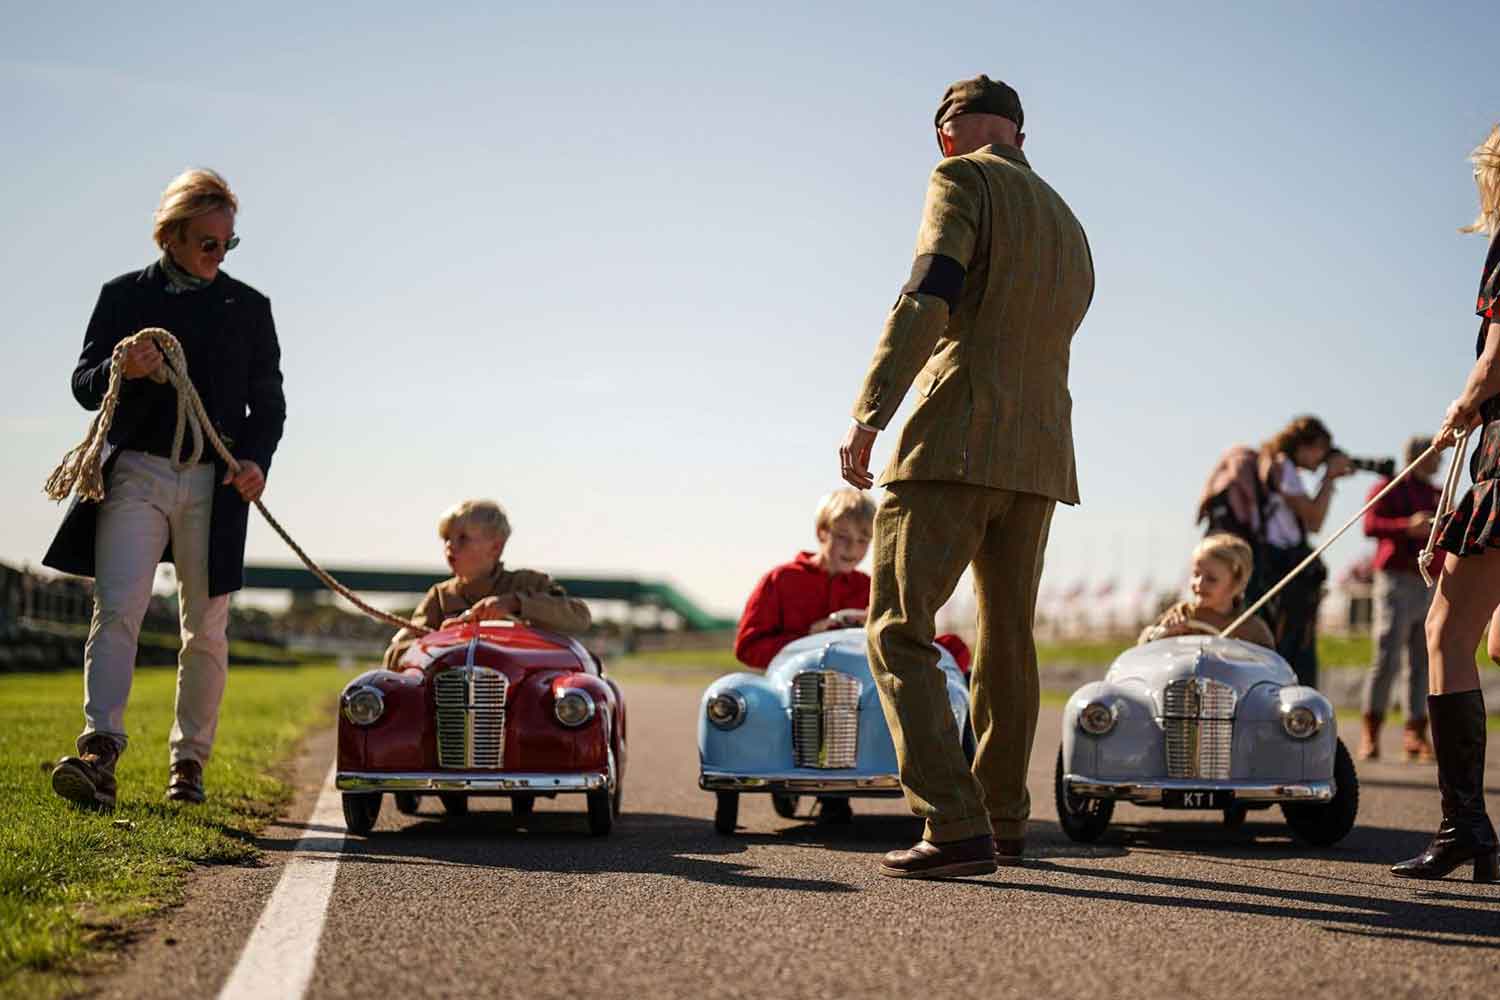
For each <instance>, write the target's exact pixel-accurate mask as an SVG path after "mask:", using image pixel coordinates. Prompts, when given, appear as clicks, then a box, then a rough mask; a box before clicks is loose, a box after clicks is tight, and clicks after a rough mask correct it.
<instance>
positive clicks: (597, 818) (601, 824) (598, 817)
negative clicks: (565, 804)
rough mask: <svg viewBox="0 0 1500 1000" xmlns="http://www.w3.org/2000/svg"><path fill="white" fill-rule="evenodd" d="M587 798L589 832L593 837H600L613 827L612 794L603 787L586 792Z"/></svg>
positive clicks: (613, 805) (613, 808) (613, 807)
mask: <svg viewBox="0 0 1500 1000" xmlns="http://www.w3.org/2000/svg"><path fill="white" fill-rule="evenodd" d="M588 800H589V833H590V834H592V835H593V836H595V837H602V836H604V835H605V834H607V833H609V831H610V830H612V829H614V825H615V804H614V795H613V794H611V792H610V790H609V789H607V788H605V789H602V790H600V791H597V792H589V793H588Z"/></svg>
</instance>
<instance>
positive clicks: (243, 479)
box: [152, 348, 266, 503]
mask: <svg viewBox="0 0 1500 1000" xmlns="http://www.w3.org/2000/svg"><path fill="white" fill-rule="evenodd" d="M152 350H155V348H152ZM223 481H224V482H225V483H233V484H234V488H235V489H236V490H239V493H240V499H242V500H244V501H245V502H246V503H254V502H255V501H256V500H259V499H260V495H261V494H262V493H264V492H265V489H266V474H265V473H264V472H262V471H260V466H258V465H256V464H255V463H254V462H249V461H241V462H240V471H239V474H238V475H235V474H234V473H231V472H230V471H229V470H227V469H226V470H224V479H223Z"/></svg>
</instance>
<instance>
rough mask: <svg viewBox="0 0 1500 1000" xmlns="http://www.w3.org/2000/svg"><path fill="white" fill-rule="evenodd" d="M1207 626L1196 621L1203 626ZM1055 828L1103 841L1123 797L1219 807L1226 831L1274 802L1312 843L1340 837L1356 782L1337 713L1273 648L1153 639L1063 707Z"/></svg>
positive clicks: (1208, 639) (1355, 804)
mask: <svg viewBox="0 0 1500 1000" xmlns="http://www.w3.org/2000/svg"><path fill="white" fill-rule="evenodd" d="M1199 624H1201V623H1199ZM1062 722H1063V735H1062V747H1061V748H1060V749H1059V750H1058V754H1057V771H1056V776H1055V781H1054V785H1055V794H1056V799H1057V815H1058V821H1059V823H1060V824H1061V826H1062V828H1063V832H1064V833H1066V834H1067V835H1068V836H1069V837H1071V838H1072V839H1073V840H1076V841H1081V842H1089V841H1093V840H1097V839H1098V838H1099V837H1100V836H1101V835H1102V834H1103V833H1104V831H1105V829H1106V828H1107V827H1108V826H1109V821H1110V817H1111V815H1112V814H1113V812H1114V807H1115V803H1116V802H1122V801H1123V802H1134V803H1136V804H1138V805H1146V806H1159V807H1161V808H1165V809H1213V810H1221V811H1222V813H1223V816H1224V821H1225V823H1226V824H1227V825H1229V826H1237V825H1239V824H1240V823H1242V822H1244V819H1245V815H1246V813H1247V812H1248V811H1249V810H1251V809H1265V808H1269V807H1270V806H1272V805H1279V806H1280V807H1281V811H1282V814H1283V815H1284V816H1285V817H1286V821H1287V825H1288V826H1290V827H1291V829H1292V832H1293V833H1294V834H1296V835H1297V836H1298V837H1299V838H1301V839H1302V840H1304V841H1307V842H1308V843H1310V844H1315V845H1318V846H1327V845H1329V844H1333V843H1336V842H1338V841H1339V840H1342V839H1343V838H1344V836H1345V835H1346V834H1348V832H1349V831H1350V830H1351V829H1352V828H1353V827H1354V820H1355V816H1356V815H1357V814H1358V812H1359V778H1358V777H1357V775H1356V774H1355V770H1354V761H1353V760H1352V759H1351V758H1350V756H1349V751H1348V750H1347V749H1345V747H1344V744H1343V743H1342V742H1341V741H1340V740H1339V738H1338V725H1337V722H1336V721H1335V719H1334V715H1333V706H1332V705H1331V704H1329V701H1328V699H1327V698H1325V697H1323V696H1322V695H1321V694H1319V693H1318V692H1317V691H1316V690H1314V689H1313V688H1310V687H1306V686H1304V685H1301V684H1298V682H1297V677H1296V675H1295V674H1293V673H1292V669H1291V667H1289V666H1287V663H1286V661H1285V660H1283V659H1282V658H1281V657H1280V656H1278V655H1277V654H1276V653H1275V652H1273V651H1272V650H1269V649H1265V648H1263V647H1261V646H1257V645H1254V644H1252V643H1248V642H1241V641H1239V640H1236V639H1223V638H1219V637H1218V636H1207V635H1196V636H1178V637H1173V638H1167V639H1158V640H1156V641H1155V642H1148V643H1146V644H1144V645H1141V646H1136V647H1135V648H1134V649H1130V650H1127V651H1125V652H1124V653H1122V654H1120V656H1119V657H1118V658H1117V659H1116V660H1115V662H1114V663H1113V665H1111V666H1110V668H1109V672H1108V673H1107V674H1106V675H1105V676H1104V679H1103V680H1101V681H1095V682H1093V683H1091V684H1085V685H1084V686H1083V687H1081V688H1079V689H1078V690H1077V691H1076V692H1074V694H1073V696H1072V697H1071V698H1069V699H1068V704H1067V706H1066V707H1065V708H1064V709H1063V720H1062Z"/></svg>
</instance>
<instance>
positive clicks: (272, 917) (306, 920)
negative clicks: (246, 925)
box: [219, 767, 344, 1000]
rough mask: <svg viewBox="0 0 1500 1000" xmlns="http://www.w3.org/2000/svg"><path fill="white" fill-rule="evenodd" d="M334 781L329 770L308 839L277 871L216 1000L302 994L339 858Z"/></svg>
mask: <svg viewBox="0 0 1500 1000" xmlns="http://www.w3.org/2000/svg"><path fill="white" fill-rule="evenodd" d="M333 776H334V768H333V767H330V768H329V769H328V777H327V778H325V779H324V781H323V790H322V792H320V793H319V794H318V803H317V805H315V806H314V807H313V811H312V815H311V816H310V817H308V820H307V833H306V834H305V835H304V836H303V837H302V839H301V840H299V841H297V846H296V847H295V848H294V849H293V852H292V857H291V859H290V860H288V861H287V863H286V867H285V868H283V869H282V872H281V881H279V882H277V883H276V890H275V891H274V892H272V893H271V898H270V900H268V901H267V902H266V908H265V910H263V911H262V912H261V915H260V920H259V921H258V922H257V923H256V925H255V930H254V931H252V932H251V934H250V940H249V941H246V942H245V950H244V951H243V952H241V953H240V960H239V962H237V963H236V964H235V967H234V971H233V972H231V973H230V974H229V979H228V980H227V981H226V982H225V983H224V988H223V989H222V990H220V991H219V1000H266V998H272V997H274V998H276V1000H301V997H302V996H303V995H304V994H306V993H307V984H308V983H310V982H311V981H312V974H313V968H314V965H315V963H316V962H317V959H318V942H320V941H321V940H322V938H323V921H324V919H325V918H326V917H327V914H328V897H329V896H330V895H332V894H333V880H334V877H335V876H336V875H338V871H339V858H340V856H341V855H342V854H343V852H344V813H343V807H342V800H341V799H340V797H339V792H338V789H336V788H334V786H333Z"/></svg>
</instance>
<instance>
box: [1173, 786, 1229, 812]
mask: <svg viewBox="0 0 1500 1000" xmlns="http://www.w3.org/2000/svg"><path fill="white" fill-rule="evenodd" d="M1161 804H1162V808H1164V809H1228V808H1229V807H1230V806H1231V805H1233V804H1234V792H1232V791H1230V790H1229V789H1227V788H1205V789H1194V788H1164V789H1162V792H1161Z"/></svg>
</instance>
